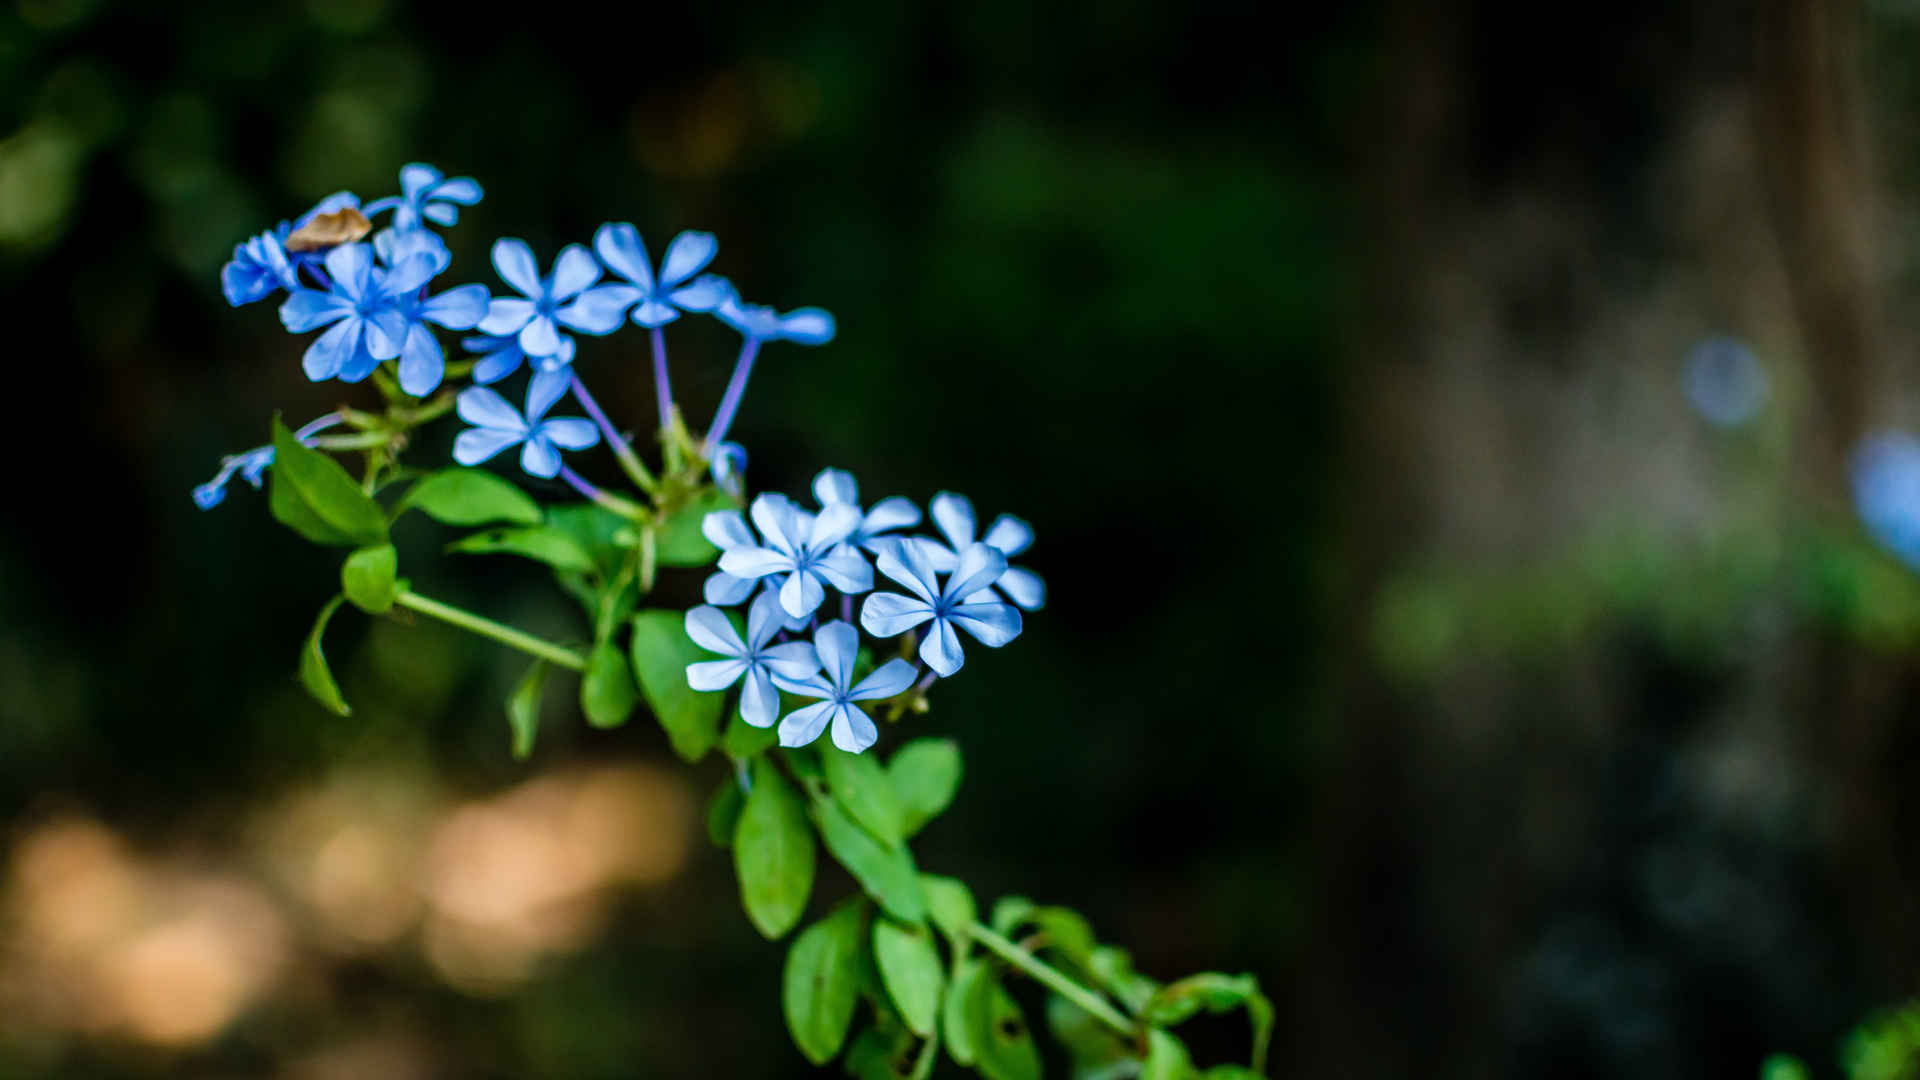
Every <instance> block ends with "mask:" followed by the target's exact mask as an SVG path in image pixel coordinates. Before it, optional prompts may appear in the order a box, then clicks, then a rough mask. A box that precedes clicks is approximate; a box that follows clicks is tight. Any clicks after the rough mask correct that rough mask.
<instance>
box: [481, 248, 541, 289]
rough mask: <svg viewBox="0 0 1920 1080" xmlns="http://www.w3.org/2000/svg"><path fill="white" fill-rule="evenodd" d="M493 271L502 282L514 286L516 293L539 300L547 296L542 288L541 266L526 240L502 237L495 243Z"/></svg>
mask: <svg viewBox="0 0 1920 1080" xmlns="http://www.w3.org/2000/svg"><path fill="white" fill-rule="evenodd" d="M493 269H494V271H495V272H496V273H498V274H499V275H500V280H501V281H504V282H506V283H507V284H509V285H511V286H513V289H514V291H515V292H517V293H519V294H520V295H521V296H525V297H527V298H529V299H533V300H537V299H539V298H540V297H542V296H544V295H546V290H545V289H543V288H541V286H540V264H539V263H537V262H535V261H534V258H533V249H532V248H530V247H528V246H527V242H526V241H525V240H516V239H514V238H513V237H510V236H509V237H502V238H501V239H499V240H495V241H494V242H493Z"/></svg>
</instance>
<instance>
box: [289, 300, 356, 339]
mask: <svg viewBox="0 0 1920 1080" xmlns="http://www.w3.org/2000/svg"><path fill="white" fill-rule="evenodd" d="M351 314H353V302H352V301H350V300H348V299H346V298H345V297H342V296H336V295H334V294H333V293H327V292H321V291H320V290H318V289H299V290H297V291H295V292H294V293H292V294H291V295H289V296H288V297H287V302H286V303H284V304H281V305H280V322H281V325H283V326H285V327H286V328H287V331H288V332H289V333H294V334H304V333H306V332H307V331H309V330H317V329H319V328H320V327H322V326H325V325H327V324H328V323H331V322H338V321H340V320H341V319H344V318H346V317H347V316H348V315H351Z"/></svg>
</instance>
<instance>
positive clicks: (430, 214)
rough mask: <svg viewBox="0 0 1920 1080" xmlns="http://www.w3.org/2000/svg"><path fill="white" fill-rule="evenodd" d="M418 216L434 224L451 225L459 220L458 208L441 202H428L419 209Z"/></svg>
mask: <svg viewBox="0 0 1920 1080" xmlns="http://www.w3.org/2000/svg"><path fill="white" fill-rule="evenodd" d="M420 216H421V217H423V218H426V219H427V220H428V221H431V222H433V223H434V224H435V225H452V224H454V223H456V222H458V221H459V220H460V208H459V207H457V206H453V205H451V204H448V203H443V202H430V203H428V204H427V205H426V207H425V208H424V209H422V210H421V211H420Z"/></svg>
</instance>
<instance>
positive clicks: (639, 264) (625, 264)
mask: <svg viewBox="0 0 1920 1080" xmlns="http://www.w3.org/2000/svg"><path fill="white" fill-rule="evenodd" d="M593 250H594V252H595V253H596V254H598V255H599V256H600V261H601V262H603V263H606V264H607V269H609V270H612V271H613V272H614V273H616V274H619V275H620V276H621V277H623V278H626V279H627V280H628V281H631V282H633V283H634V284H635V285H638V286H640V288H641V290H642V291H643V292H652V291H653V264H652V261H651V260H650V259H648V257H647V245H646V244H644V243H642V242H641V240H640V230H638V229H636V228H634V227H633V226H632V225H629V224H627V223H626V222H624V221H622V222H619V223H618V224H615V223H612V222H609V223H607V224H605V225H602V226H600V230H599V231H598V232H596V233H594V234H593Z"/></svg>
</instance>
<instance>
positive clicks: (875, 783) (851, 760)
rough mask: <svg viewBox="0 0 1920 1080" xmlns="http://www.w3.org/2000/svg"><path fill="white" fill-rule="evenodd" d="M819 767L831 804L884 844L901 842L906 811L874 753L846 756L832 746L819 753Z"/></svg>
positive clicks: (893, 844) (898, 844)
mask: <svg viewBox="0 0 1920 1080" xmlns="http://www.w3.org/2000/svg"><path fill="white" fill-rule="evenodd" d="M820 768H821V771H822V772H823V773H824V774H825V776H826V780H827V790H828V792H829V793H830V794H831V795H832V796H833V801H834V802H836V803H839V804H840V808H841V809H842V810H845V811H846V812H847V815H848V816H849V817H851V818H853V820H855V821H857V822H859V823H860V825H861V827H862V828H864V829H866V830H867V831H868V832H870V833H872V834H873V837H874V839H876V840H878V841H880V842H881V843H882V844H883V845H885V846H887V847H889V848H894V847H898V846H900V842H901V840H902V839H904V836H903V835H902V834H903V832H904V819H905V812H904V811H903V810H902V808H901V805H900V798H899V796H897V795H896V794H895V793H894V785H893V781H892V780H891V779H890V778H889V777H888V775H887V770H886V769H884V768H883V767H882V766H881V765H880V761H879V757H878V755H875V754H849V753H847V752H846V751H844V750H841V749H839V748H838V747H834V746H827V747H823V748H821V750H820Z"/></svg>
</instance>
